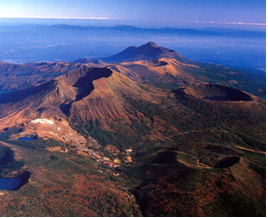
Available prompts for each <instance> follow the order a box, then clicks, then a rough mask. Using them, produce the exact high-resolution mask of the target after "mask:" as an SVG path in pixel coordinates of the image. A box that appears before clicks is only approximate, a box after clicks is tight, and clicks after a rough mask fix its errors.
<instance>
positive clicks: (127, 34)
mask: <svg viewBox="0 0 268 218" xmlns="http://www.w3.org/2000/svg"><path fill="white" fill-rule="evenodd" d="M1 21H2V24H1ZM132 23H136V24H137V25H135V26H133V25H123V24H124V22H123V21H118V20H96V19H95V20H90V19H84V20H80V19H74V20H69V19H61V20H58V19H11V18H8V19H0V39H1V41H2V45H1V46H0V61H6V62H12V63H29V62H42V61H52V62H53V61H74V60H76V59H79V58H84V57H87V58H104V57H107V56H111V55H114V54H116V53H118V52H120V51H122V50H123V49H125V48H126V47H128V46H132V45H139V44H144V43H146V42H148V41H153V42H155V43H157V44H159V45H161V46H164V47H168V48H171V49H174V50H176V51H177V52H179V53H181V54H182V55H184V56H185V57H187V58H188V59H190V60H192V61H198V62H212V63H216V64H223V65H227V66H236V67H245V68H254V69H265V67H266V62H265V55H266V50H265V43H266V38H265V35H266V34H265V31H259V30H258V31H252V30H246V29H244V30H243V29H241V30H238V29H233V28H209V27H208V26H207V24H199V23H191V25H193V26H192V27H191V28H179V27H178V28H172V27H168V26H165V27H157V28H153V27H151V26H150V25H149V24H150V23H149V22H144V24H146V25H147V26H150V27H141V26H142V24H141V23H140V24H139V22H138V21H135V22H134V21H133V22H132ZM146 25H145V26H146ZM194 25H198V28H194ZM202 25H206V28H202ZM209 25H211V26H213V25H214V24H209ZM230 26H232V25H230ZM233 26H235V25H233ZM239 26H243V25H239ZM244 26H246V25H244ZM261 27H262V26H261Z"/></svg>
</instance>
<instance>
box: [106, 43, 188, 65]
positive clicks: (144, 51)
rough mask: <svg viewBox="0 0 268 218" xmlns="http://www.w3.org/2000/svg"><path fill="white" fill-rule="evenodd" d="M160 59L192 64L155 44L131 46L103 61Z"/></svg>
mask: <svg viewBox="0 0 268 218" xmlns="http://www.w3.org/2000/svg"><path fill="white" fill-rule="evenodd" d="M159 58H173V59H176V60H178V61H180V62H182V63H190V61H189V60H187V59H186V58H185V57H183V56H182V55H181V54H179V53H178V52H176V51H175V50H171V49H167V48H164V47H160V46H158V45H156V44H155V43H153V42H148V43H147V44H145V45H142V46H131V47H128V48H127V49H125V50H124V51H122V52H120V53H118V54H116V55H114V56H111V57H107V58H103V59H102V60H103V61H105V62H117V63H119V62H130V61H140V60H156V59H159Z"/></svg>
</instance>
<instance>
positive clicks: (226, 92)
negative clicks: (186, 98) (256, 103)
mask: <svg viewBox="0 0 268 218" xmlns="http://www.w3.org/2000/svg"><path fill="white" fill-rule="evenodd" d="M184 93H185V94H188V95H191V96H193V97H195V98H199V99H208V100H211V101H252V100H253V99H252V97H251V96H250V95H249V94H247V93H245V92H243V91H241V90H238V89H234V88H231V87H227V86H222V85H215V84H201V85H194V86H189V87H187V88H185V89H184Z"/></svg>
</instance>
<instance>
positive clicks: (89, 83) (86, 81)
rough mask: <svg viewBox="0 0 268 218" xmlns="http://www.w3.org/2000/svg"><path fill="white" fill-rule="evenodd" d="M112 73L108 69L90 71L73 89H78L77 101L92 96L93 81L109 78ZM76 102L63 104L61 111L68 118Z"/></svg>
mask: <svg viewBox="0 0 268 218" xmlns="http://www.w3.org/2000/svg"><path fill="white" fill-rule="evenodd" d="M112 73H113V72H112V71H111V70H110V69H106V68H93V69H91V70H89V71H88V72H87V73H86V75H85V76H83V77H80V78H79V79H78V80H77V82H76V83H75V84H74V85H73V87H75V88H78V92H77V95H76V98H75V101H79V100H81V99H83V98H84V97H86V96H88V95H90V93H91V92H92V91H93V90H94V85H93V81H94V80H98V79H101V78H108V77H109V76H111V75H112ZM75 101H71V102H69V103H67V104H66V103H64V104H61V107H60V109H61V110H62V112H63V113H64V114H66V116H70V110H71V108H72V104H73V103H74V102H75Z"/></svg>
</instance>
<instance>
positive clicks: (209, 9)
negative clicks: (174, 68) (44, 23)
mask: <svg viewBox="0 0 268 218" xmlns="http://www.w3.org/2000/svg"><path fill="white" fill-rule="evenodd" d="M0 17H32V18H87V19H92V18H98V19H115V20H119V21H122V20H124V21H146V22H161V23H167V24H169V26H170V24H171V25H172V24H173V25H175V24H176V23H180V22H190V23H191V22H197V23H198V22H208V23H209V22H212V23H213V22H216V23H226V22H227V24H228V23H229V24H232V23H238V22H239V23H240V24H241V25H257V24H260V25H265V22H266V1H265V0H0ZM256 23H257V24H256Z"/></svg>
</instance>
